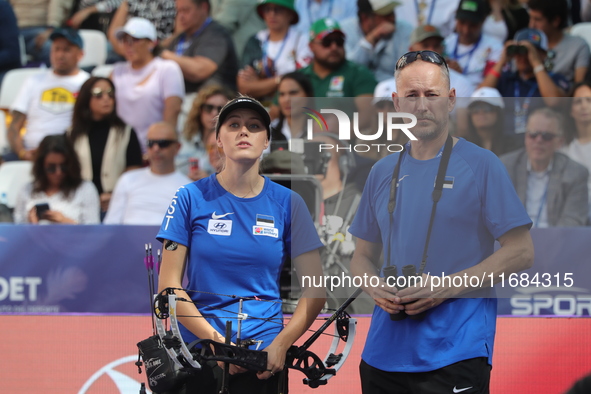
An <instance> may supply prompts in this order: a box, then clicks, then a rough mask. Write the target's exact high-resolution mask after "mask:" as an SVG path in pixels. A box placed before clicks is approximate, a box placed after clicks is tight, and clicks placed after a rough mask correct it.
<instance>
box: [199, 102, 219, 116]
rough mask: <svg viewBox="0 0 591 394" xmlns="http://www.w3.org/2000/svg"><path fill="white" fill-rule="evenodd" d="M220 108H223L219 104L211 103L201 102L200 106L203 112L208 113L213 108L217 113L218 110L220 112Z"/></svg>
mask: <svg viewBox="0 0 591 394" xmlns="http://www.w3.org/2000/svg"><path fill="white" fill-rule="evenodd" d="M222 108H223V106H221V105H212V104H203V105H202V106H201V110H202V111H203V112H205V113H208V114H210V113H212V112H213V110H214V109H215V110H216V111H217V113H218V114H219V113H220V112H222Z"/></svg>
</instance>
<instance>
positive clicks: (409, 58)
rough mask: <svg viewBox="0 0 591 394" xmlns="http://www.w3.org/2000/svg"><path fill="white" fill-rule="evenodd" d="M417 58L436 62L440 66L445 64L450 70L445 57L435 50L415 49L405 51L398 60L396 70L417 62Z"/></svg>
mask: <svg viewBox="0 0 591 394" xmlns="http://www.w3.org/2000/svg"><path fill="white" fill-rule="evenodd" d="M419 56H420V57H419ZM417 59H420V60H422V61H424V62H430V63H435V64H437V65H438V66H445V68H447V69H448V70H449V67H448V66H447V63H446V62H445V59H444V58H443V57H442V56H441V55H440V54H438V53H437V52H433V51H413V52H407V53H405V54H404V55H402V56H401V57H400V59H398V62H396V70H401V69H403V68H404V67H406V66H407V65H409V64H411V63H413V62H415V61H416V60H417Z"/></svg>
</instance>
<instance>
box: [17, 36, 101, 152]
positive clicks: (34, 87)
mask: <svg viewBox="0 0 591 394" xmlns="http://www.w3.org/2000/svg"><path fill="white" fill-rule="evenodd" d="M50 39H51V40H52V44H51V53H50V58H51V65H52V69H50V70H48V71H47V72H43V73H40V74H36V75H33V76H31V77H29V78H28V79H27V80H26V81H25V83H24V84H23V86H22V88H21V90H20V91H19V93H18V96H17V97H16V99H15V101H14V102H13V104H12V106H11V108H10V109H11V111H12V122H11V123H10V126H9V127H8V133H7V134H8V142H9V144H10V149H11V150H12V152H14V155H13V156H17V155H18V158H19V159H21V160H32V159H33V156H34V153H35V149H36V148H37V146H38V145H39V143H40V142H41V140H42V139H43V137H45V136H47V135H51V134H61V133H64V132H65V131H66V129H67V128H68V127H69V126H70V123H71V121H72V112H73V110H74V103H75V102H76V96H77V95H78V91H79V90H80V86H82V84H83V83H84V82H85V81H86V80H87V79H88V77H89V76H90V75H89V74H88V73H87V72H85V71H82V70H80V69H79V68H78V62H79V61H80V60H81V59H82V56H83V54H84V53H83V51H82V45H83V44H82V38H81V37H80V35H79V34H78V33H77V32H76V31H74V30H71V29H57V30H55V31H54V32H53V33H52V34H51V36H50ZM25 122H26V124H27V132H26V133H25V135H24V136H21V133H20V130H21V128H22V127H23V126H24V125H25ZM14 158H16V157H12V159H14Z"/></svg>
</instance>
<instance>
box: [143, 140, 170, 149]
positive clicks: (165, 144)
mask: <svg viewBox="0 0 591 394" xmlns="http://www.w3.org/2000/svg"><path fill="white" fill-rule="evenodd" d="M175 142H177V140H148V147H149V148H152V147H153V146H154V145H158V147H159V148H160V149H164V148H168V147H169V146H170V145H172V144H174V143H175Z"/></svg>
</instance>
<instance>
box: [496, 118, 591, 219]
mask: <svg viewBox="0 0 591 394" xmlns="http://www.w3.org/2000/svg"><path fill="white" fill-rule="evenodd" d="M563 144H564V120H563V117H562V115H561V114H560V113H558V112H556V111H554V110H553V109H551V108H539V109H537V110H535V111H534V112H532V113H531V115H530V117H529V119H528V121H527V131H526V133H525V148H524V149H520V150H517V151H514V152H511V153H507V154H506V155H503V156H501V158H500V159H501V161H502V162H503V164H504V165H505V167H507V171H508V172H509V176H510V177H511V181H512V182H513V186H515V190H516V191H517V195H518V196H519V199H520V200H521V202H522V203H523V205H524V206H525V208H526V210H527V213H528V215H529V217H530V218H531V220H532V222H533V226H534V227H542V228H543V227H574V226H584V225H585V224H586V223H587V215H588V211H589V205H588V202H587V195H588V190H587V179H588V177H589V171H588V170H587V168H585V166H583V165H581V164H579V163H577V162H576V161H574V160H572V159H570V158H569V157H568V156H566V155H564V154H562V153H560V152H558V149H559V148H560V147H561V146H562V145H563Z"/></svg>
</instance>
